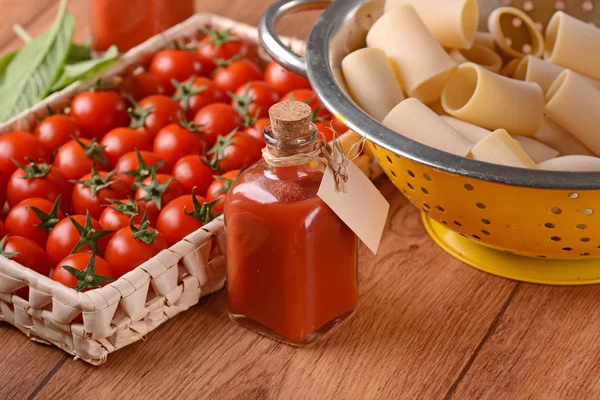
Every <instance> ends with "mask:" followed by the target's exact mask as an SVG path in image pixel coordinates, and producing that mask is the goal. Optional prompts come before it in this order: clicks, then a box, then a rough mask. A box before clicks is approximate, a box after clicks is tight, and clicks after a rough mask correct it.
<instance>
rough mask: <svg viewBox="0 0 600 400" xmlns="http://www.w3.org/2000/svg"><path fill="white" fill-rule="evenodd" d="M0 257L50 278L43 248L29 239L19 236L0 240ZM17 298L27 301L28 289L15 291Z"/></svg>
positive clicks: (48, 264) (48, 262) (47, 261)
mask: <svg viewBox="0 0 600 400" xmlns="http://www.w3.org/2000/svg"><path fill="white" fill-rule="evenodd" d="M0 255H2V256H4V257H6V258H8V259H10V260H13V261H15V262H17V263H19V264H21V265H22V266H24V267H27V268H29V269H32V270H34V271H35V272H37V273H38V274H40V275H44V276H46V277H48V276H50V261H49V260H48V256H47V255H46V252H45V251H44V249H43V248H41V247H40V246H39V245H38V244H37V243H36V242H34V241H33V240H31V239H27V238H25V237H21V236H6V237H4V239H2V240H0ZM16 294H17V296H19V297H21V298H24V299H27V298H28V297H29V287H27V286H25V287H23V288H21V289H19V290H17V291H16Z"/></svg>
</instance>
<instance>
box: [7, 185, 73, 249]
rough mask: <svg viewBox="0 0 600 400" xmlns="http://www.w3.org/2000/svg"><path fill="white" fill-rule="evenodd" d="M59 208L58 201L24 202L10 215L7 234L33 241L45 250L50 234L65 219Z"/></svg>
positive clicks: (37, 200) (29, 200) (37, 199)
mask: <svg viewBox="0 0 600 400" xmlns="http://www.w3.org/2000/svg"><path fill="white" fill-rule="evenodd" d="M59 207H60V206H59V200H58V199H57V200H56V201H55V202H54V203H52V202H51V201H49V200H47V199H43V198H41V197H34V198H31V199H26V200H23V201H21V202H20V203H19V204H17V205H16V206H14V207H13V208H12V209H11V210H10V212H9V213H8V216H7V217H6V221H5V229H6V232H8V233H10V234H11V235H16V236H23V237H26V238H28V239H31V240H33V241H34V242H36V243H37V244H39V245H40V246H42V248H45V247H46V241H47V239H48V233H49V232H50V230H51V229H52V228H53V227H54V225H56V224H57V223H58V221H60V220H61V219H63V218H64V217H65V215H64V214H63V212H62V211H61V210H60V209H59Z"/></svg>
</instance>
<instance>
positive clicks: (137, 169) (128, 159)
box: [115, 151, 170, 187]
mask: <svg viewBox="0 0 600 400" xmlns="http://www.w3.org/2000/svg"><path fill="white" fill-rule="evenodd" d="M115 169H116V170H117V171H119V174H120V178H121V180H123V181H125V182H126V183H127V184H128V185H129V187H133V184H134V183H135V182H136V181H137V182H141V181H143V180H144V179H146V178H147V177H149V176H151V175H152V171H155V172H157V173H159V174H167V173H169V172H170V171H169V170H168V169H167V166H166V163H165V160H163V159H162V158H160V157H159V156H157V155H156V154H154V153H152V152H150V151H131V152H129V153H127V154H123V155H122V156H121V158H119V161H117V163H116V164H115Z"/></svg>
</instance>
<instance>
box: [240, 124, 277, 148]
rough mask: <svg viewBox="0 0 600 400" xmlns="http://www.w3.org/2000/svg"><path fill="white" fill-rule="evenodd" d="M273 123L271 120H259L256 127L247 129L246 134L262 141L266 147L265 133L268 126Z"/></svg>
mask: <svg viewBox="0 0 600 400" xmlns="http://www.w3.org/2000/svg"><path fill="white" fill-rule="evenodd" d="M270 123H271V121H270V120H269V118H259V119H258V120H257V121H256V122H255V123H254V125H252V126H249V127H247V128H246V129H245V130H244V132H246V133H247V134H248V135H250V136H252V137H253V138H254V139H257V140H258V141H260V142H261V143H262V144H263V145H265V139H264V138H263V131H264V130H265V128H266V126H267V125H269V124H270Z"/></svg>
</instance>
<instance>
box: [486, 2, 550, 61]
mask: <svg viewBox="0 0 600 400" xmlns="http://www.w3.org/2000/svg"><path fill="white" fill-rule="evenodd" d="M514 21H520V22H519V25H515V23H514ZM488 29H489V31H490V33H491V34H492V36H494V40H495V41H496V46H497V47H498V48H499V49H500V51H501V52H502V53H504V54H505V55H506V56H508V57H511V58H512V57H519V58H520V57H525V56H526V55H528V54H531V55H534V56H536V57H541V56H542V53H543V51H544V38H543V36H542V34H541V32H540V31H538V30H537V29H536V27H535V22H533V20H532V19H531V18H530V17H529V16H528V15H527V14H525V13H524V12H523V11H521V10H519V9H518V8H514V7H500V8H497V9H495V10H494V11H492V12H491V13H490V16H489V18H488ZM508 32H510V33H511V36H507V33H508Z"/></svg>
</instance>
